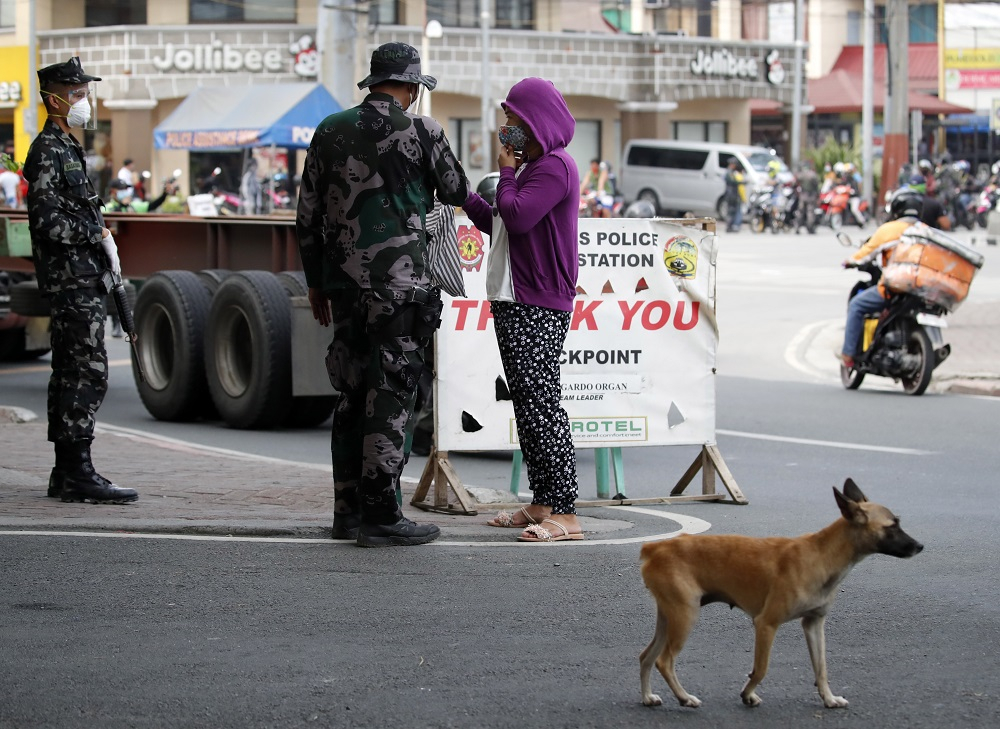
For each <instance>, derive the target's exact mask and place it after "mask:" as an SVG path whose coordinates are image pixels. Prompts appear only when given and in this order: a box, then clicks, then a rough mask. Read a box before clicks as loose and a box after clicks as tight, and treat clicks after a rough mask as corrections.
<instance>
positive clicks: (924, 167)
mask: <svg viewBox="0 0 1000 729" xmlns="http://www.w3.org/2000/svg"><path fill="white" fill-rule="evenodd" d="M917 169H919V170H920V174H921V175H923V176H924V178H925V179H926V180H927V191H926V193H925V194H927V195H929V196H930V197H936V196H937V191H938V185H937V178H936V177H935V176H934V165H933V164H931V161H930V160H929V159H922V160H920V161H919V162H917Z"/></svg>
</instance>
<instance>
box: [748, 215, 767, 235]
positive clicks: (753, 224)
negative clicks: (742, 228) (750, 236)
mask: <svg viewBox="0 0 1000 729" xmlns="http://www.w3.org/2000/svg"><path fill="white" fill-rule="evenodd" d="M750 230H751V231H752V232H754V233H763V232H764V218H763V216H761V215H754V216H753V217H751V218H750Z"/></svg>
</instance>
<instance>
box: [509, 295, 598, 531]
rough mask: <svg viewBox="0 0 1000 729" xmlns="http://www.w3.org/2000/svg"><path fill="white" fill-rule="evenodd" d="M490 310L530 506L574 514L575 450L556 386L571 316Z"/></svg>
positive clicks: (517, 308)
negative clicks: (518, 443) (540, 506)
mask: <svg viewBox="0 0 1000 729" xmlns="http://www.w3.org/2000/svg"><path fill="white" fill-rule="evenodd" d="M490 308H491V309H492V311H493V325H494V329H495V330H496V335H497V344H498V345H499V347H500V359H501V361H502V362H503V369H504V373H505V374H506V376H507V386H508V388H509V389H510V394H511V398H512V400H513V403H514V418H515V419H516V421H517V436H518V440H519V441H520V446H521V452H522V454H523V455H524V463H525V466H526V467H527V470H528V482H529V486H530V488H531V490H532V492H533V496H532V499H531V503H533V504H545V505H548V506H551V507H552V513H553V514H575V513H576V507H575V506H574V503H575V502H576V497H577V492H578V490H579V484H578V482H577V475H576V450H575V449H574V447H573V438H572V436H571V434H570V429H569V417H568V416H567V415H566V411H565V410H564V409H563V407H562V404H561V402H560V399H561V396H562V389H561V387H560V381H559V358H560V356H561V355H562V348H563V344H564V343H565V342H566V335H567V334H568V333H569V325H570V317H571V314H570V312H568V311H556V310H554V309H546V308H544V307H540V306H530V305H527V304H517V303H514V302H510V301H494V302H491V307H490Z"/></svg>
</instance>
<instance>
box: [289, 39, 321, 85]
mask: <svg viewBox="0 0 1000 729" xmlns="http://www.w3.org/2000/svg"><path fill="white" fill-rule="evenodd" d="M288 52H289V53H291V54H292V55H293V56H295V65H294V66H293V67H292V68H293V70H294V71H295V73H297V74H298V75H299V76H306V77H307V78H313V77H315V76H316V75H318V74H319V49H317V48H316V41H314V40H313V38H312V36H311V35H304V36H302V37H301V38H299V39H298V40H297V41H295V42H294V43H292V44H290V45H289V46H288Z"/></svg>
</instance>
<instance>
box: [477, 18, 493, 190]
mask: <svg viewBox="0 0 1000 729" xmlns="http://www.w3.org/2000/svg"><path fill="white" fill-rule="evenodd" d="M479 2H480V5H479V29H480V30H481V31H482V45H483V58H482V63H483V68H482V78H483V88H482V90H481V93H482V96H481V99H480V104H481V105H480V126H481V127H482V129H481V142H480V149H481V150H482V154H483V167H482V169H483V171H485V170H487V169H489V164H490V163H489V159H490V157H491V156H492V154H493V144H492V132H493V102H492V95H491V94H490V5H489V3H490V0H479Z"/></svg>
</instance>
